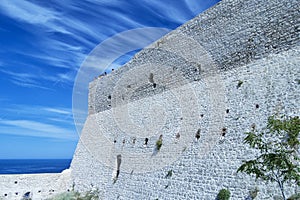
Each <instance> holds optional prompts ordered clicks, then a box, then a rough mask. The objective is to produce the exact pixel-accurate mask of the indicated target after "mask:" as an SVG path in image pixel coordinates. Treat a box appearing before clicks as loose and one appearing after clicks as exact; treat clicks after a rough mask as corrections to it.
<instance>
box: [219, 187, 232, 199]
mask: <svg viewBox="0 0 300 200" xmlns="http://www.w3.org/2000/svg"><path fill="white" fill-rule="evenodd" d="M229 198H230V191H229V190H227V189H222V190H220V191H219V193H218V196H217V200H228V199H229Z"/></svg>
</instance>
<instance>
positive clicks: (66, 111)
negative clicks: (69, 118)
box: [42, 107, 72, 115]
mask: <svg viewBox="0 0 300 200" xmlns="http://www.w3.org/2000/svg"><path fill="white" fill-rule="evenodd" d="M42 109H43V110H45V111H49V112H53V113H58V114H63V115H72V111H71V110H70V109H66V108H48V107H45V108H42Z"/></svg>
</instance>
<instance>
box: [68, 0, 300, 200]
mask: <svg viewBox="0 0 300 200" xmlns="http://www.w3.org/2000/svg"><path fill="white" fill-rule="evenodd" d="M299 19H300V13H299V1H297V0H284V1H283V0H272V1H268V0H266V1H259V0H251V1H250V0H223V1H221V2H220V3H218V4H217V5H215V6H214V7H212V8H210V9H209V10H207V11H206V12H204V13H202V14H200V15H199V16H197V17H196V18H194V19H193V20H191V21H189V22H187V23H186V24H184V25H182V26H181V27H179V28H178V29H176V30H174V31H172V32H171V33H169V34H168V35H166V36H165V37H163V38H161V39H160V40H159V41H157V42H155V43H154V44H152V45H150V46H149V47H148V48H145V49H144V50H142V51H141V52H139V53H138V54H136V55H135V56H134V58H133V59H132V60H131V61H130V62H128V63H127V64H126V65H124V66H123V67H122V68H120V69H118V70H115V71H114V72H112V73H111V74H109V75H107V76H105V77H102V78H101V79H97V80H95V81H93V82H91V83H90V94H89V116H88V118H87V120H86V123H85V125H84V128H83V131H82V134H81V138H80V141H79V144H78V147H77V150H76V152H75V155H74V158H73V161H72V165H71V169H72V177H73V180H74V183H75V189H77V190H80V191H86V190H90V189H91V188H97V189H98V190H99V192H100V194H101V196H103V199H180V200H181V199H215V198H216V196H217V193H218V191H219V190H220V189H222V188H228V189H229V190H230V191H231V194H232V199H246V198H247V197H248V195H249V192H250V191H252V190H253V189H254V188H255V187H258V188H259V193H258V197H257V199H272V198H273V196H274V195H279V191H278V190H277V187H275V185H274V184H267V185H265V184H264V183H262V182H255V181H254V179H253V178H252V177H249V176H247V175H242V174H237V173H236V170H237V168H238V167H239V166H240V165H241V163H242V160H246V159H251V158H253V157H254V156H255V154H256V152H255V151H253V150H251V149H249V148H247V147H246V146H245V145H244V144H243V138H244V134H243V133H244V132H246V131H250V130H251V126H252V125H253V124H255V126H256V127H257V128H258V129H259V128H262V127H264V126H265V125H266V121H267V118H268V116H270V115H273V114H285V115H288V116H295V115H298V116H299V115H300V104H299V99H300V91H299V87H300V84H299V78H300V67H299V63H300V59H299V58H300V45H299V33H300V28H299V24H300V22H299ZM198 130H200V139H199V141H198V140H197V139H196V138H195V134H196V133H197V131H198ZM160 135H162V147H161V149H160V150H159V151H158V152H157V151H156V150H155V148H156V141H157V140H158V139H159V137H160ZM222 135H223V136H222ZM224 135H225V136H224ZM146 138H147V139H148V143H147V145H145V144H144V143H145V139H146ZM117 158H119V159H121V163H119V164H120V168H119V170H120V174H119V176H118V178H117V179H115V178H116V173H117V172H116V171H117V170H118V164H116V162H117V163H118V161H117V160H118V159H117ZM119 161H120V160H119ZM274 190H275V191H274ZM296 190H299V188H298V189H297V188H295V187H293V186H291V187H289V188H287V191H288V193H289V194H292V193H294V192H295V191H296Z"/></svg>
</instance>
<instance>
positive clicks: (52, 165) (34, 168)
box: [0, 159, 72, 174]
mask: <svg viewBox="0 0 300 200" xmlns="http://www.w3.org/2000/svg"><path fill="white" fill-rule="evenodd" d="M71 161H72V160H71V159H16V160H15V159H9V160H6V159H5V160H2V159H0V174H39V173H60V172H62V171H63V170H65V169H68V168H69V167H70V164H71Z"/></svg>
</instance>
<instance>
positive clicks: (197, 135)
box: [195, 128, 201, 141]
mask: <svg viewBox="0 0 300 200" xmlns="http://www.w3.org/2000/svg"><path fill="white" fill-rule="evenodd" d="M200 132H201V130H200V128H199V129H198V130H197V133H196V135H195V137H196V139H197V141H198V140H199V139H200V136H201V135H200Z"/></svg>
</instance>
